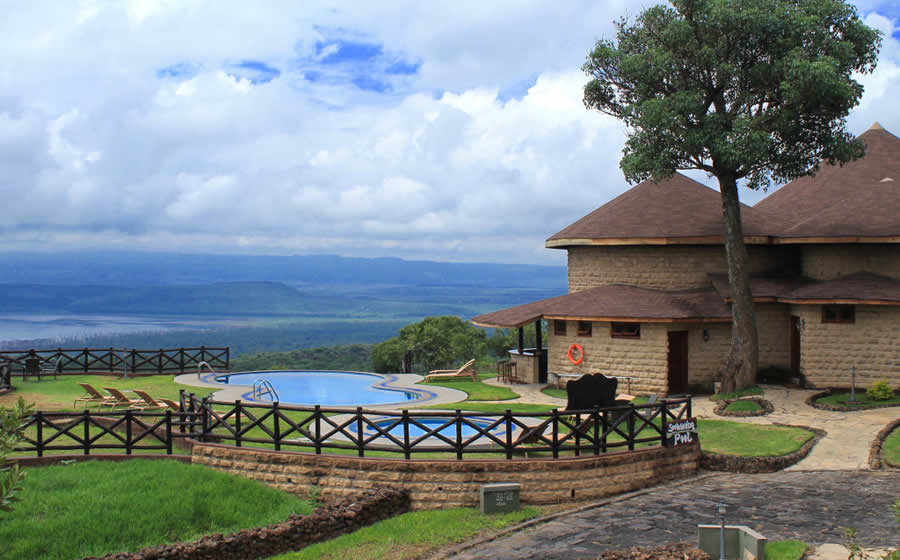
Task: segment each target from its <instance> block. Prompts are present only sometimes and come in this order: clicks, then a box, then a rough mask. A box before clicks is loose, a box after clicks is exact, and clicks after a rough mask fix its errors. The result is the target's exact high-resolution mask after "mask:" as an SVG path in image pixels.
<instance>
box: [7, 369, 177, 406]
mask: <svg viewBox="0 0 900 560" xmlns="http://www.w3.org/2000/svg"><path fill="white" fill-rule="evenodd" d="M79 383H89V384H91V385H93V386H94V388H95V389H97V390H98V391H101V392H102V391H103V387H113V388H114V389H121V390H125V389H141V390H144V391H147V392H148V393H150V394H151V395H153V396H154V397H163V398H167V399H172V400H176V401H177V400H178V391H179V390H180V389H184V390H187V391H190V390H194V389H193V388H191V387H188V386H186V385H181V384H179V383H175V381H174V377H173V376H171V375H153V376H142V377H132V378H129V379H121V378H118V377H115V376H112V375H60V376H58V377H57V378H56V379H43V380H41V381H36V380H34V379H29V380H28V381H23V380H22V379H21V378H14V379H13V386H14V387H15V388H16V390H15V391H12V392H10V393H8V394H6V395H2V396H0V405H6V406H9V405H11V404H13V403H15V402H16V400H18V398H19V397H22V398H23V399H25V402H29V403H34V404H35V410H41V411H44V412H48V411H51V410H53V411H57V410H58V411H68V410H75V408H73V405H72V403H73V401H74V400H75V399H77V398H78V397H82V396H84V395H85V392H84V389H82V388H81V386H80V385H78V384H79ZM96 408H97V406H96V405H93V407H92V409H94V410H96ZM78 410H81V405H78ZM104 410H109V408H105V409H104Z"/></svg>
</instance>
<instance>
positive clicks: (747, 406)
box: [725, 400, 763, 412]
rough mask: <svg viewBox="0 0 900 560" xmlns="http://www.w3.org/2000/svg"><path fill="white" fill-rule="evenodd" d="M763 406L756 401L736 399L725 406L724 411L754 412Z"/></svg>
mask: <svg viewBox="0 0 900 560" xmlns="http://www.w3.org/2000/svg"><path fill="white" fill-rule="evenodd" d="M762 409H763V407H762V405H761V404H759V403H758V402H756V401H750V400H738V401H734V402H733V403H731V404H729V405H728V406H726V407H725V411H726V412H756V411H758V410H762Z"/></svg>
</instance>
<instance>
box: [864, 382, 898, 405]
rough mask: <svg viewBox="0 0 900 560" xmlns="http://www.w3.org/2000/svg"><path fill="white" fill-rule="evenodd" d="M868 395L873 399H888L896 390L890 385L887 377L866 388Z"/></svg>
mask: <svg viewBox="0 0 900 560" xmlns="http://www.w3.org/2000/svg"><path fill="white" fill-rule="evenodd" d="M866 396H867V397H869V398H870V399H872V400H873V401H886V400H888V399H891V398H893V397H894V390H893V389H891V386H890V385H888V382H887V380H886V379H882V380H881V381H876V382H875V383H873V384H872V386H871V387H869V388H868V389H866Z"/></svg>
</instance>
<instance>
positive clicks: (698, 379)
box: [671, 323, 731, 390]
mask: <svg viewBox="0 0 900 560" xmlns="http://www.w3.org/2000/svg"><path fill="white" fill-rule="evenodd" d="M704 329H705V330H706V331H707V332H708V333H709V340H707V341H704V340H703V331H704ZM671 330H673V331H674V330H687V331H688V384H689V385H705V386H706V387H707V388H708V389H710V390H712V383H713V379H714V378H715V377H716V375H717V374H718V373H719V370H721V369H722V364H723V363H725V358H726V357H727V356H728V349H729V348H730V347H731V323H707V324H702V323H701V324H694V325H684V326H683V328H681V329H678V328H676V327H675V326H673V327H672V329H671Z"/></svg>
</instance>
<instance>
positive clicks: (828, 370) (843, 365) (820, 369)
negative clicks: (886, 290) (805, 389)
mask: <svg viewBox="0 0 900 560" xmlns="http://www.w3.org/2000/svg"><path fill="white" fill-rule="evenodd" d="M791 312H792V314H794V315H797V316H798V317H800V318H801V320H802V322H803V323H802V324H803V327H802V329H801V331H800V347H801V350H800V371H801V372H802V373H803V374H804V375H805V376H806V380H807V383H809V384H810V385H811V386H813V387H849V386H850V377H851V372H852V368H853V367H854V366H856V386H857V387H860V388H865V387H868V386H870V385H871V384H872V383H874V382H876V381H879V380H881V379H887V380H888V382H889V383H891V385H893V386H896V385H898V383H900V327H898V325H900V307H891V306H879V305H857V306H856V321H855V322H854V323H850V324H842V323H822V306H821V305H792V306H791Z"/></svg>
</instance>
